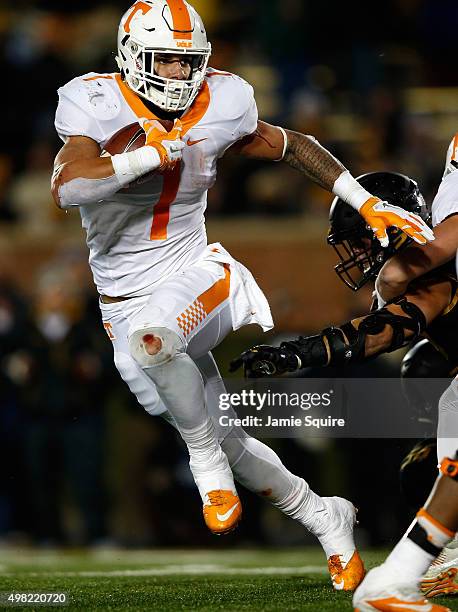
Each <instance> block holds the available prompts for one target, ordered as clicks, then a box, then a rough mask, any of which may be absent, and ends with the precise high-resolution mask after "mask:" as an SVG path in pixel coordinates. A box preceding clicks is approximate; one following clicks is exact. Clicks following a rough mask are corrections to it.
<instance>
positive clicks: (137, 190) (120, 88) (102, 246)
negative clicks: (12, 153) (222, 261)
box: [55, 69, 258, 297]
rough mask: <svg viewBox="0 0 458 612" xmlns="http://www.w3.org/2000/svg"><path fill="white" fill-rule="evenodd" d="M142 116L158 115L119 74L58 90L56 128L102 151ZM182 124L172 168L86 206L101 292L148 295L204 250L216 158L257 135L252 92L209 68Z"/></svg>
mask: <svg viewBox="0 0 458 612" xmlns="http://www.w3.org/2000/svg"><path fill="white" fill-rule="evenodd" d="M142 117H146V118H149V119H152V118H155V117H154V115H153V113H152V112H151V111H150V110H148V108H147V107H146V106H145V105H144V103H143V102H142V100H141V98H140V97H138V96H137V95H136V94H134V93H133V92H132V91H131V90H130V89H129V88H128V87H127V86H126V85H125V84H124V82H123V81H122V80H121V77H120V75H119V74H117V73H115V74H96V73H89V74H86V75H83V76H81V77H77V78H75V79H73V80H72V81H70V82H69V83H67V84H66V85H65V86H64V87H62V88H60V89H59V105H58V108H57V112H56V121H55V125H56V130H57V132H58V134H59V136H60V137H61V138H62V140H64V141H66V139H67V138H68V137H69V136H87V137H89V138H92V139H93V140H95V141H96V142H97V143H98V144H99V145H100V149H101V151H102V150H103V148H104V146H105V144H106V143H107V142H108V140H109V139H110V138H111V137H112V136H113V135H114V134H115V133H116V132H118V131H119V130H120V129H122V128H123V127H126V126H127V125H130V124H132V123H134V122H138V120H139V119H140V118H142ZM180 119H181V122H182V124H183V132H182V138H183V140H184V142H185V143H186V146H185V148H184V149H183V159H182V161H181V163H180V164H179V165H177V166H176V168H175V169H174V170H172V171H167V172H164V173H158V172H157V173H154V174H150V175H146V176H145V177H140V178H139V179H137V181H135V183H132V184H130V185H129V186H128V187H127V188H124V189H121V190H120V191H118V192H117V193H116V194H115V195H114V196H112V197H111V198H109V199H107V200H102V201H100V202H94V203H93V204H89V205H86V206H81V207H80V212H81V217H82V223H83V227H84V228H85V230H86V234H87V244H88V247H89V251H90V255H89V263H90V265H91V268H92V272H93V274H94V280H95V283H96V286H97V289H98V291H99V293H101V294H105V295H110V296H129V297H131V296H140V295H146V294H148V293H150V292H151V288H152V287H153V286H154V285H155V284H157V283H159V282H161V281H162V280H164V279H165V278H167V277H168V276H170V274H172V273H174V272H177V271H179V270H180V269H182V268H184V267H186V266H188V265H189V264H190V263H191V262H193V261H195V260H196V259H197V258H198V257H199V256H200V255H201V254H202V253H203V251H204V249H205V247H206V245H207V238H206V232H205V225H204V212H205V209H206V205H207V190H208V189H209V188H210V187H211V186H212V185H213V183H214V182H215V179H216V165H217V160H218V158H220V157H221V156H222V155H223V154H224V152H225V151H226V149H227V148H228V147H230V146H231V145H232V144H233V143H235V142H236V141H237V140H239V139H240V138H243V137H244V136H246V135H248V134H252V133H253V132H254V131H255V130H256V126H257V119H258V113H257V108H256V102H255V100H254V95H253V88H252V87H251V86H250V85H249V84H248V83H246V82H245V81H244V80H243V79H241V78H240V77H238V76H236V75H233V74H231V73H227V72H218V71H216V70H213V69H209V70H208V72H207V75H206V78H205V81H204V84H203V86H202V89H201V90H200V92H199V94H198V96H197V98H196V99H195V100H194V102H193V104H192V106H191V107H190V108H189V109H188V110H187V111H186V112H185V114H184V115H183V116H182V117H181V118H180Z"/></svg>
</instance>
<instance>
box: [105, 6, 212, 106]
mask: <svg viewBox="0 0 458 612" xmlns="http://www.w3.org/2000/svg"><path fill="white" fill-rule="evenodd" d="M155 53H160V54H161V55H163V54H167V53H170V54H173V55H177V54H186V55H187V56H188V57H189V58H191V59H192V62H191V75H190V78H189V80H186V81H181V80H178V79H166V78H164V77H160V76H158V75H157V74H155V73H154V55H155ZM210 53H211V45H210V43H209V42H208V41H207V35H206V33H205V28H204V25H203V23H202V20H201V18H200V17H199V15H198V14H197V12H196V11H195V10H194V8H193V7H192V6H190V5H189V4H188V3H187V2H185V1H184V0H143V1H141V2H136V3H135V4H134V5H133V6H131V8H130V9H129V10H128V11H127V12H126V13H125V14H124V15H123V17H122V19H121V23H120V24H119V31H118V55H117V57H116V61H117V62H118V66H119V68H120V70H121V71H122V74H123V77H124V79H125V81H126V83H127V85H128V86H129V87H130V88H131V89H132V90H133V91H135V93H137V94H138V95H139V96H142V97H143V98H145V99H146V100H149V101H150V102H152V103H153V104H155V105H156V106H158V107H159V108H161V109H163V110H165V111H167V112H177V111H185V110H186V109H187V108H189V106H191V104H192V102H193V100H194V98H195V97H196V96H197V94H198V92H199V89H200V88H201V86H202V83H203V81H204V77H205V71H206V69H207V64H208V59H209V57H210Z"/></svg>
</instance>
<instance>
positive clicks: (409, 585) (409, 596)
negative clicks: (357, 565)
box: [353, 564, 451, 612]
mask: <svg viewBox="0 0 458 612" xmlns="http://www.w3.org/2000/svg"><path fill="white" fill-rule="evenodd" d="M353 606H354V610H355V612H374V611H378V612H409V611H410V610H412V612H414V611H415V612H451V610H450V609H449V608H445V607H444V606H439V605H437V604H434V603H431V602H430V601H428V600H427V599H425V598H424V597H423V595H422V593H421V592H420V589H419V588H418V585H417V583H416V582H415V581H414V582H400V580H399V573H397V572H393V570H391V569H389V568H387V566H386V565H384V564H383V565H380V566H378V567H376V568H374V569H373V570H371V571H370V572H369V573H368V574H367V576H366V578H365V579H364V580H363V582H362V583H361V584H360V586H359V587H358V588H357V589H356V591H355V594H354V595H353Z"/></svg>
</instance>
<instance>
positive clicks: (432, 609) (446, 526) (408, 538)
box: [353, 134, 458, 612]
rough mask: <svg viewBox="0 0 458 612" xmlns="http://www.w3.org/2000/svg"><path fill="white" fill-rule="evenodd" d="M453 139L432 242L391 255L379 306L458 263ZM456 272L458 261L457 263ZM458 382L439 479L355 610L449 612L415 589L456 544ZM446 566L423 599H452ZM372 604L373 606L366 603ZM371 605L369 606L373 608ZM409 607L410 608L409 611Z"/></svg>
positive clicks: (441, 432) (444, 408)
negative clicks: (382, 603) (384, 603)
mask: <svg viewBox="0 0 458 612" xmlns="http://www.w3.org/2000/svg"><path fill="white" fill-rule="evenodd" d="M457 170H458V134H456V135H455V137H454V138H453V139H452V141H451V143H450V146H449V148H448V151H447V157H446V162H445V171H444V175H443V178H442V182H441V184H440V185H439V189H438V191H437V194H436V197H435V198H434V201H433V204H432V220H433V225H434V231H435V235H436V240H435V241H434V243H433V244H429V245H427V246H426V248H425V249H424V250H423V249H421V250H420V249H417V248H416V246H411V247H409V248H408V249H406V250H405V251H404V252H403V253H399V254H397V255H395V256H394V257H393V258H392V259H390V260H389V261H387V263H386V264H385V265H384V266H383V268H382V270H381V271H380V274H379V276H378V278H377V283H376V288H377V293H378V301H379V306H383V304H384V303H385V302H387V301H389V300H391V299H393V298H395V297H396V296H398V295H401V294H402V293H404V292H405V290H406V289H407V287H408V285H409V283H411V282H412V281H413V280H415V279H416V278H418V277H420V276H423V274H426V273H427V272H429V271H430V270H433V269H434V268H436V267H438V266H440V265H441V264H443V263H445V262H447V261H450V260H451V259H453V258H455V257H457V253H458V171H457ZM456 263H457V272H458V260H457V262H456ZM457 422H458V377H457V378H455V379H454V380H453V381H452V383H451V385H450V386H449V388H448V389H447V390H446V391H445V392H444V393H443V395H442V396H441V398H440V400H439V425H438V434H437V436H438V437H437V451H438V459H439V463H440V465H441V472H442V476H441V477H440V478H439V480H438V482H437V483H436V485H435V488H434V489H433V492H432V493H431V496H430V498H429V499H428V501H427V503H426V504H425V508H426V510H424V509H422V510H420V512H419V513H418V515H417V519H416V520H415V521H414V523H413V524H412V525H411V527H410V528H409V530H408V531H407V533H406V534H405V535H404V537H403V538H402V539H401V541H400V542H399V543H398V544H397V545H396V547H395V548H394V550H393V551H392V553H391V554H390V556H389V557H388V559H387V560H386V561H385V563H384V564H383V565H381V566H380V567H377V568H375V569H374V570H372V571H371V572H369V574H368V575H367V578H366V579H365V580H364V581H363V583H362V584H361V586H360V587H359V589H358V590H357V592H356V593H355V597H354V600H353V601H354V604H355V606H356V607H355V609H356V610H360V611H361V612H365V611H366V610H373V609H376V610H391V609H401V608H400V607H399V606H400V605H401V603H402V604H404V606H405V608H403V609H406V610H424V611H425V612H436V611H437V612H440V611H445V610H447V609H448V608H444V607H442V606H437V605H435V604H431V603H428V602H424V603H423V604H422V603H421V602H420V597H419V592H418V586H419V584H420V581H421V580H422V577H423V575H424V574H425V572H426V570H427V569H428V567H429V565H430V564H431V562H432V561H433V560H434V558H435V557H437V556H438V554H439V552H440V550H441V548H442V547H446V545H447V544H448V543H449V542H451V541H452V540H453V538H454V537H455V538H456V532H457V531H458V482H457V479H458V453H457V446H458V445H457V438H456V430H457ZM445 550H446V554H445V559H446V562H445V563H443V564H439V565H437V566H436V567H434V566H432V567H431V568H430V570H429V572H428V574H427V576H426V579H424V580H423V581H422V583H421V586H422V589H423V591H424V592H425V593H426V594H429V595H431V596H433V595H441V594H442V595H444V594H447V593H456V591H457V585H456V582H455V579H456V576H457V574H458V557H457V556H456V548H453V547H452V548H450V549H447V548H446V549H445ZM377 599H385V600H391V603H392V604H394V603H396V604H397V608H396V607H395V606H394V605H393V606H392V608H388V607H382V608H381V607H377V605H376V602H377ZM371 602H372V603H371ZM372 604H373V605H372ZM409 605H410V607H409Z"/></svg>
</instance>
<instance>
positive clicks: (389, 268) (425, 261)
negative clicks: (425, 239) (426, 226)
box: [376, 215, 458, 305]
mask: <svg viewBox="0 0 458 612" xmlns="http://www.w3.org/2000/svg"><path fill="white" fill-rule="evenodd" d="M434 234H435V236H436V240H434V242H431V243H429V244H427V245H426V246H424V247H422V248H419V247H417V246H415V245H413V246H411V247H408V248H407V249H405V250H404V251H401V252H400V253H397V254H396V255H394V256H393V257H391V258H390V259H389V260H388V261H387V262H386V263H385V265H384V266H383V268H382V269H381V270H380V272H379V275H378V277H377V280H376V289H377V293H378V295H379V305H381V303H383V302H388V301H390V300H392V299H393V298H395V297H396V296H398V295H402V294H403V293H405V291H406V290H407V287H408V286H409V283H410V282H411V281H413V280H414V279H415V278H418V277H420V276H423V275H424V274H426V273H427V272H430V271H431V270H434V269H435V268H437V267H439V266H441V265H442V264H444V263H446V262H447V261H450V260H451V259H453V258H454V257H455V255H456V252H457V249H458V215H453V216H451V217H448V218H447V219H445V221H442V223H440V224H439V225H436V227H435V228H434ZM380 298H381V300H380Z"/></svg>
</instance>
